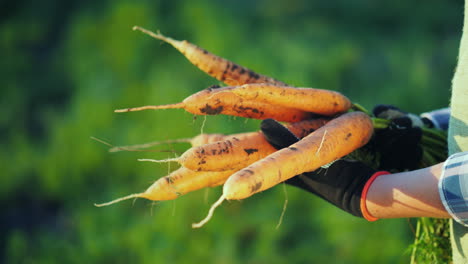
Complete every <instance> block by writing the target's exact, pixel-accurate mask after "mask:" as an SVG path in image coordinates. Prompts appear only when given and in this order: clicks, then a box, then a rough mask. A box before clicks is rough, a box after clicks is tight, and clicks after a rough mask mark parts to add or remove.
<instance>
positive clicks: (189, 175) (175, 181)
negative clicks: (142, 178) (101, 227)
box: [95, 167, 234, 207]
mask: <svg viewBox="0 0 468 264" xmlns="http://www.w3.org/2000/svg"><path fill="white" fill-rule="evenodd" d="M232 173H234V171H222V172H207V171H192V170H189V169H187V168H184V167H180V168H179V169H177V170H175V171H173V172H172V173H171V174H169V175H168V176H165V177H162V178H160V179H159V180H157V181H155V182H154V183H153V184H152V185H151V186H150V187H149V188H148V189H147V190H146V191H144V192H142V193H135V194H130V195H127V196H125V197H122V198H118V199H115V200H113V201H110V202H107V203H102V204H95V205H96V206H98V207H101V206H107V205H111V204H114V203H118V202H121V201H124V200H128V199H133V198H146V199H149V200H153V201H163V200H173V199H176V198H177V197H179V196H181V195H183V194H186V193H188V192H191V191H195V190H198V189H202V188H205V187H215V186H219V185H221V184H223V183H224V182H225V181H226V179H227V178H228V177H229V175H231V174H232Z"/></svg>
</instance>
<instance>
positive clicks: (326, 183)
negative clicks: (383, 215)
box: [260, 119, 379, 220]
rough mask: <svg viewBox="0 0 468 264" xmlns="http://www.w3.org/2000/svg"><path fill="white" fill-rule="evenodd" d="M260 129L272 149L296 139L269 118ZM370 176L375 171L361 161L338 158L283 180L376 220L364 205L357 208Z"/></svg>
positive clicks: (340, 206) (355, 213)
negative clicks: (323, 165) (322, 166)
mask: <svg viewBox="0 0 468 264" xmlns="http://www.w3.org/2000/svg"><path fill="white" fill-rule="evenodd" d="M260 129H261V131H262V132H263V134H264V135H265V138H266V140H267V141H268V142H269V143H270V144H271V145H272V146H274V147H275V148H276V149H281V148H284V147H288V146H289V145H291V144H293V143H295V142H297V141H298V140H299V139H298V138H297V137H296V136H295V135H294V134H293V133H292V132H290V131H289V130H288V129H287V128H285V127H284V126H282V125H281V124H280V123H278V122H276V121H275V120H273V119H266V120H263V121H262V123H261V127H260ZM373 175H379V174H378V173H377V171H376V170H374V169H372V168H370V167H368V166H366V165H364V163H361V162H358V161H350V160H345V159H340V160H338V161H335V162H334V163H333V164H331V165H330V166H329V167H328V168H327V169H318V170H316V171H313V172H307V173H303V174H300V175H297V176H295V177H293V178H291V179H289V180H287V181H286V183H287V184H291V185H294V186H297V187H299V188H302V189H304V190H306V191H309V192H311V193H314V194H316V195H317V196H319V197H321V198H323V199H324V200H326V201H328V202H330V203H332V204H334V205H335V206H337V207H339V208H341V209H343V210H344V211H346V212H348V213H350V214H352V215H355V216H358V217H365V218H366V219H368V220H376V219H372V217H371V216H370V215H369V214H368V213H366V212H367V210H366V209H365V208H361V195H362V193H363V191H364V190H365V188H368V187H369V186H370V183H371V181H369V180H370V179H371V178H372V179H374V178H375V177H376V176H374V177H372V176H373ZM368 182H369V183H368ZM366 184H367V185H366ZM364 206H365V205H364Z"/></svg>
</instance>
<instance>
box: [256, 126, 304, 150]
mask: <svg viewBox="0 0 468 264" xmlns="http://www.w3.org/2000/svg"><path fill="white" fill-rule="evenodd" d="M260 130H261V131H262V132H263V135H265V138H266V140H267V141H268V143H270V144H271V145H272V146H273V147H274V148H276V149H282V148H285V147H288V146H290V145H292V144H294V143H296V142H297V141H299V139H298V138H297V137H296V136H295V135H294V134H293V133H292V132H291V131H289V129H287V128H286V127H285V126H283V125H282V124H280V123H278V122H277V121H275V120H273V119H265V120H263V121H262V122H261V124H260Z"/></svg>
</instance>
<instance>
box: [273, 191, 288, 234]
mask: <svg viewBox="0 0 468 264" xmlns="http://www.w3.org/2000/svg"><path fill="white" fill-rule="evenodd" d="M283 191H284V204H283V211H281V216H280V218H279V221H278V224H277V225H276V227H275V229H278V228H279V227H280V226H281V224H282V223H283V218H284V214H285V213H286V208H287V207H288V192H287V191H286V184H285V183H283Z"/></svg>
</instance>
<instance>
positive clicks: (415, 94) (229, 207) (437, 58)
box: [0, 0, 463, 263]
mask: <svg viewBox="0 0 468 264" xmlns="http://www.w3.org/2000/svg"><path fill="white" fill-rule="evenodd" d="M462 9H463V1H462V0H451V1H448V0H445V1H440V0H439V1H437V0H427V1H403V0H396V1H370V0H357V1H346V0H339V1H327V0H314V1H307V0H288V1H280V0H273V1H266V0H259V1H248V0H239V1H216V0H201V1H189V0H177V1H162V0H160V1H130V0H115V1H89V0H81V1H76V0H75V1H53V0H44V1H25V0H23V1H22V0H18V1H8V2H7V1H2V2H1V4H0V54H1V55H0V89H1V96H0V102H1V103H0V142H1V148H0V168H1V171H2V172H1V174H2V176H1V177H0V203H1V213H0V262H4V263H407V262H408V261H409V255H408V253H407V247H408V245H409V244H410V243H411V242H412V241H413V236H414V235H413V232H412V224H414V221H413V220H411V221H409V220H407V219H395V220H380V221H377V222H374V223H368V222H366V221H364V220H362V219H358V218H355V217H352V216H349V215H347V214H346V213H343V212H341V211H340V210H338V209H336V208H334V207H332V206H331V205H329V204H327V203H325V202H323V201H321V200H319V199H318V198H316V197H314V196H312V195H309V194H307V193H305V192H303V191H300V190H297V189H294V188H293V187H285V188H283V187H281V186H278V187H276V188H273V189H271V190H268V191H265V192H263V193H260V194H258V195H255V196H253V197H251V198H249V199H246V200H244V201H240V202H237V201H234V202H229V203H224V204H223V206H222V207H221V208H219V209H218V210H217V211H216V213H215V215H214V218H213V219H212V220H211V221H210V222H209V223H208V224H207V225H206V226H205V227H204V228H202V229H198V230H193V229H191V227H190V225H191V223H192V222H197V221H199V220H200V219H202V218H203V217H204V216H205V215H206V213H207V210H208V208H209V206H210V205H211V203H212V202H214V201H215V200H216V199H217V198H218V196H219V195H220V192H221V190H220V188H215V189H210V190H207V191H205V190H201V191H197V192H194V193H191V194H187V195H185V196H182V197H180V198H178V199H177V200H175V201H168V202H160V203H152V202H150V201H146V200H142V199H140V200H137V201H135V202H134V203H132V201H127V202H123V203H120V204H116V205H114V206H110V207H104V208H96V207H94V206H93V204H94V203H95V202H103V201H108V200H110V199H113V198H117V197H119V196H123V195H126V194H129V193H134V192H139V191H142V190H144V189H146V187H147V186H149V184H150V183H151V182H153V181H155V180H156V179H158V178H159V177H161V176H163V175H166V174H167V173H168V172H169V171H170V170H173V169H174V168H175V167H176V165H174V164H154V163H142V162H138V161H137V159H138V158H155V159H163V158H167V157H174V156H175V155H177V154H180V153H181V152H182V151H184V150H185V149H186V148H188V145H186V144H185V145H184V144H178V145H168V146H161V147H158V148H156V150H158V151H156V152H120V153H109V152H107V149H108V147H107V146H105V145H103V144H101V143H98V142H96V141H93V140H91V139H90V137H91V136H94V137H97V138H100V139H103V140H106V141H108V142H110V143H112V144H116V145H119V144H137V143H143V142H148V141H154V140H164V139H176V138H185V137H192V136H195V135H197V134H199V133H200V132H201V130H203V132H207V133H215V132H216V133H234V132H243V131H253V130H256V129H257V128H258V124H259V121H256V120H244V119H242V118H233V117H223V116H208V117H207V118H206V119H205V118H203V117H197V118H195V117H194V116H192V115H191V114H188V113H186V112H184V111H182V110H165V111H158V112H155V111H143V112H138V113H126V114H116V113H113V110H114V109H116V108H122V107H130V106H140V105H146V104H165V103H174V102H178V101H180V100H182V99H183V98H185V97H186V96H188V95H190V94H192V93H194V92H196V91H198V90H201V89H203V88H206V87H208V86H209V85H212V84H219V82H218V81H216V80H214V79H212V78H210V77H208V76H207V75H205V74H204V73H202V72H201V71H199V70H198V69H197V68H196V67H195V66H193V65H191V64H190V63H188V62H187V61H186V60H185V58H184V57H183V56H182V55H181V54H179V53H178V52H177V51H176V50H175V49H173V48H172V47H171V46H169V45H167V44H162V43H161V42H160V41H157V40H154V39H152V38H150V37H148V36H146V35H143V34H142V33H140V32H135V31H132V30H131V28H132V26H133V25H140V26H143V27H146V28H148V29H150V30H158V29H159V30H161V31H162V32H163V33H165V34H167V35H168V36H171V37H173V38H175V39H187V40H189V41H191V42H193V43H196V44H197V45H199V46H202V47H204V48H206V49H208V50H209V51H211V52H213V53H215V54H218V55H220V56H223V57H225V58H228V59H230V60H232V61H234V62H237V63H239V64H241V65H244V66H247V67H249V68H251V69H254V70H256V71H257V72H259V73H263V74H266V75H270V76H272V77H275V78H277V79H279V80H282V81H284V82H287V83H289V84H293V85H296V86H306V87H316V88H326V89H333V90H338V91H341V92H343V93H344V94H346V95H347V96H349V97H350V98H351V99H352V100H353V101H355V102H358V103H360V104H362V105H364V106H365V107H367V108H372V106H373V105H374V104H377V103H388V104H394V105H397V106H399V107H401V108H403V109H405V110H408V111H412V112H416V113H419V112H423V111H428V110H431V109H436V108H440V107H444V106H446V105H447V104H448V98H449V90H450V82H451V78H452V74H453V72H454V68H455V63H456V58H457V52H458V43H459V39H460V37H461V32H462ZM285 190H286V192H285ZM285 199H287V200H288V206H287V209H286V212H285V215H284V221H283V222H282V224H281V226H280V227H279V228H278V229H276V228H275V227H276V225H277V224H278V222H279V219H280V215H281V212H282V208H283V204H284V201H285Z"/></svg>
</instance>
